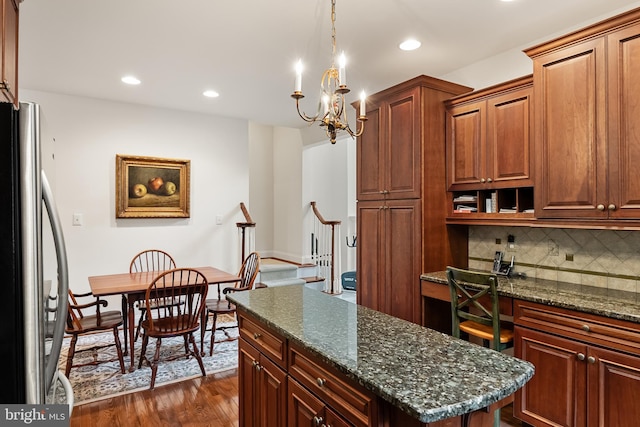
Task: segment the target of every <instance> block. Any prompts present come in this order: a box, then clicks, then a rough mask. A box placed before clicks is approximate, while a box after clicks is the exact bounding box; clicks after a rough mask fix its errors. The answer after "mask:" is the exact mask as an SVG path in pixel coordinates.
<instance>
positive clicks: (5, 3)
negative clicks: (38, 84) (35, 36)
mask: <svg viewBox="0 0 640 427" xmlns="http://www.w3.org/2000/svg"><path fill="white" fill-rule="evenodd" d="M0 1H2V10H1V11H0V13H1V14H2V15H1V16H0V22H2V31H0V49H1V50H2V52H1V55H0V73H1V76H0V77H1V79H0V94H1V95H0V102H11V103H13V104H14V105H15V106H16V108H17V107H18V0H0Z"/></svg>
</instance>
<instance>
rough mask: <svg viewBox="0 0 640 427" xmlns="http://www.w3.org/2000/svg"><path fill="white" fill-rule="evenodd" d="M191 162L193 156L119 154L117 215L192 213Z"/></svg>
mask: <svg viewBox="0 0 640 427" xmlns="http://www.w3.org/2000/svg"><path fill="white" fill-rule="evenodd" d="M189 166H190V162H189V160H177V159H162V158H157V157H142V156H124V155H119V154H118V155H116V189H117V191H116V198H117V200H116V217H117V218H154V217H156V218H157V217H161V218H162V217H164V218H167V217H188V216H189Z"/></svg>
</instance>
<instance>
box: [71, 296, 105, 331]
mask: <svg viewBox="0 0 640 427" xmlns="http://www.w3.org/2000/svg"><path fill="white" fill-rule="evenodd" d="M68 293H69V303H68V304H67V327H66V332H68V333H71V331H74V332H80V333H82V332H83V331H84V329H85V328H84V326H83V324H82V319H83V318H84V317H85V316H84V313H83V312H82V310H83V309H85V308H87V309H88V308H90V307H95V313H96V314H95V320H96V322H95V327H97V328H99V327H100V324H101V313H100V310H101V307H106V306H107V304H108V303H107V301H106V300H101V299H100V298H96V297H95V296H94V295H93V294H92V293H91V292H88V293H85V294H74V293H73V292H72V291H71V289H69V290H68ZM88 297H90V298H91V302H89V303H84V304H80V303H79V302H78V298H88ZM85 326H86V325H85ZM93 329H95V328H93Z"/></svg>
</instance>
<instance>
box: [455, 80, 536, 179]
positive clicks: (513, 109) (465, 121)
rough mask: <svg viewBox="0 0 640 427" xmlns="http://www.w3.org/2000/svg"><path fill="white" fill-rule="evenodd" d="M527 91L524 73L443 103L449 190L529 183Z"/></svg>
mask: <svg viewBox="0 0 640 427" xmlns="http://www.w3.org/2000/svg"><path fill="white" fill-rule="evenodd" d="M532 90H533V89H532V76H526V77H523V78H520V79H517V80H512V81H510V82H507V83H503V84H501V85H498V86H492V87H490V88H487V89H484V90H481V91H475V92H473V93H471V94H466V95H462V96H458V97H455V98H452V99H451V100H448V101H447V102H446V103H445V106H446V108H447V117H446V127H447V167H448V169H447V171H448V172H447V173H448V176H447V182H448V188H449V190H452V191H454V190H458V191H459V190H476V189H488V188H508V187H530V186H532V185H533V179H532V175H531V153H530V141H531V137H530V134H531V132H532V130H531V126H530V119H531V110H532V102H531V96H532Z"/></svg>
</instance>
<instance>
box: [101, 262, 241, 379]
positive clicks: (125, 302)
mask: <svg viewBox="0 0 640 427" xmlns="http://www.w3.org/2000/svg"><path fill="white" fill-rule="evenodd" d="M193 268H194V269H195V270H198V271H199V272H200V273H202V274H203V275H204V276H205V277H206V279H207V282H208V283H209V284H210V285H214V284H217V285H218V298H219V297H220V296H219V295H220V284H222V283H233V282H237V281H239V280H240V278H239V277H238V276H237V275H235V274H232V273H227V272H226V271H222V270H220V269H217V268H215V267H193ZM160 273H162V271H146V272H138V273H120V274H107V275H103V276H89V286H90V287H91V292H92V293H93V295H95V296H98V297H99V296H108V295H122V313H123V314H125V313H126V315H124V316H123V320H124V330H125V340H124V352H125V354H128V348H129V349H130V350H131V357H130V359H131V365H130V367H129V372H132V371H133V370H134V369H135V367H134V360H133V359H134V358H133V355H134V351H133V349H134V344H135V338H136V337H135V335H136V334H135V329H136V328H135V316H134V313H135V309H134V304H135V302H136V301H139V300H141V299H144V297H145V293H146V292H147V288H148V287H149V285H150V284H151V282H152V281H153V279H155V278H156V277H157V276H158V274H160ZM201 326H202V327H204V326H203V325H201ZM127 332H128V333H129V345H128V348H127V339H126V334H127Z"/></svg>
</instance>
